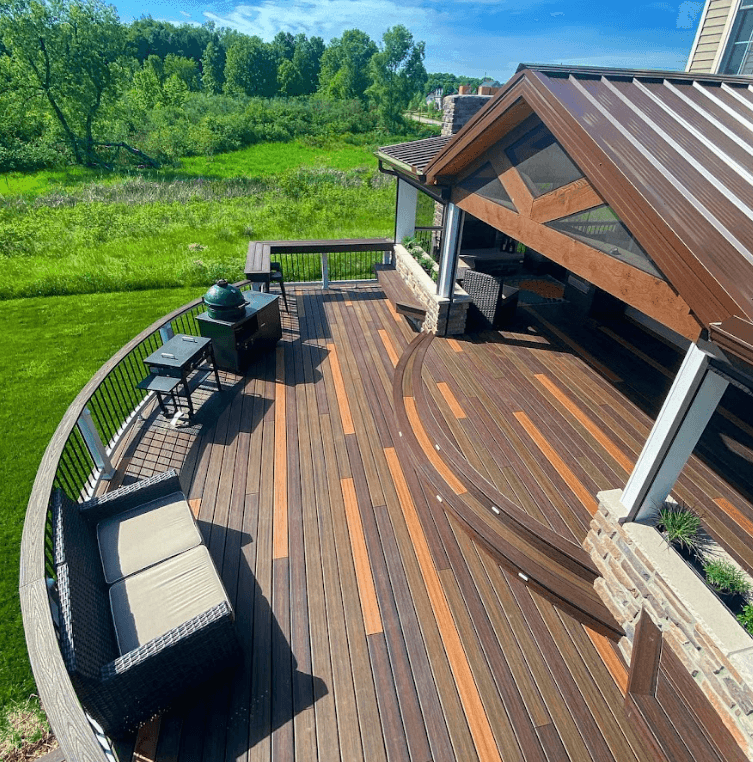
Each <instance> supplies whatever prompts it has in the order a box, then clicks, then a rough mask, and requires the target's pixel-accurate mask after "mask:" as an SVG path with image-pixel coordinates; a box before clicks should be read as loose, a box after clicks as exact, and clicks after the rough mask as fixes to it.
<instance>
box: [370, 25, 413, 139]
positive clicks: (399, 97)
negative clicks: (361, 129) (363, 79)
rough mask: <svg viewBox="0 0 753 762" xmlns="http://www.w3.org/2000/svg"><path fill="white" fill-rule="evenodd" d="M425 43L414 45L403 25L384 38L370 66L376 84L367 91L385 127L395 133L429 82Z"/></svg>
mask: <svg viewBox="0 0 753 762" xmlns="http://www.w3.org/2000/svg"><path fill="white" fill-rule="evenodd" d="M424 52H425V44H424V43H423V42H414V41H413V35H412V34H411V33H410V32H409V31H408V29H406V28H405V27H404V26H403V25H402V24H398V25H397V26H393V27H391V28H390V29H388V30H387V31H386V32H385V33H384V34H383V35H382V47H381V49H380V50H379V51H378V52H377V53H375V54H374V55H373V56H372V58H371V61H370V64H369V71H370V73H371V78H372V84H371V86H370V87H369V88H368V90H367V94H368V96H369V97H370V98H371V99H372V100H373V101H374V103H375V104H376V107H377V111H378V112H379V118H380V122H381V123H382V126H384V127H386V128H387V129H389V130H393V131H394V130H395V128H396V127H397V126H398V124H399V123H400V122H401V121H402V113H403V111H404V110H405V109H406V108H407V107H408V103H409V102H410V100H411V98H412V97H413V95H414V94H415V93H417V92H421V90H422V89H423V86H424V84H425V83H426V79H427V74H426V69H425V68H424Z"/></svg>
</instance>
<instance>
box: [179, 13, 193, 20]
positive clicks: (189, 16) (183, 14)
mask: <svg viewBox="0 0 753 762" xmlns="http://www.w3.org/2000/svg"><path fill="white" fill-rule="evenodd" d="M178 13H180V15H181V16H185V17H186V18H187V19H190V18H191V14H190V13H186V12H185V11H178Z"/></svg>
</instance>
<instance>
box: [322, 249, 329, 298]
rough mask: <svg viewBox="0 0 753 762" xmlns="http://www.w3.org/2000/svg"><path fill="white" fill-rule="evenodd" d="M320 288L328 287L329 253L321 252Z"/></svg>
mask: <svg viewBox="0 0 753 762" xmlns="http://www.w3.org/2000/svg"><path fill="white" fill-rule="evenodd" d="M322 288H323V289H324V288H329V254H327V252H326V251H323V252H322Z"/></svg>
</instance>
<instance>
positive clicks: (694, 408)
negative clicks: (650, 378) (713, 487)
mask: <svg viewBox="0 0 753 762" xmlns="http://www.w3.org/2000/svg"><path fill="white" fill-rule="evenodd" d="M711 357H712V355H711V354H710V353H709V352H707V351H705V350H704V349H701V347H699V346H698V345H697V344H691V345H690V347H689V348H688V351H687V354H686V355H685V359H684V360H683V362H682V366H681V367H680V370H679V371H678V373H677V376H676V377H675V380H674V383H673V384H672V388H671V389H670V390H669V394H668V395H667V398H666V399H665V400H664V404H663V405H662V408H661V410H660V412H659V415H658V417H657V419H656V422H655V423H654V426H653V428H652V429H651V433H650V434H649V435H648V439H647V440H646V444H645V445H644V446H643V450H642V451H641V454H640V456H639V457H638V461H637V462H636V464H635V467H634V468H633V473H632V474H630V478H629V479H628V482H627V484H626V485H625V490H624V491H623V493H622V504H623V506H624V508H625V509H626V513H627V520H628V521H636V520H640V519H645V518H648V517H649V516H650V515H651V514H652V513H653V512H655V511H656V509H657V508H659V507H660V506H661V505H663V503H664V501H665V500H666V499H667V496H668V495H669V493H670V492H671V491H672V488H673V487H674V485H675V482H676V481H677V478H678V477H679V476H680V473H681V472H682V469H683V468H684V467H685V464H686V463H687V461H688V458H689V457H690V456H691V454H692V453H693V448H694V447H695V446H696V444H697V443H698V440H699V438H700V436H701V434H702V433H703V430H704V429H705V428H706V424H707V423H708V422H709V419H710V418H711V416H712V415H713V413H714V410H716V406H717V405H718V404H719V400H720V399H721V398H722V395H723V394H724V390H725V389H726V388H727V381H726V379H723V378H722V377H721V376H719V375H718V374H716V373H714V371H713V369H712V368H711V367H709V361H710V360H711Z"/></svg>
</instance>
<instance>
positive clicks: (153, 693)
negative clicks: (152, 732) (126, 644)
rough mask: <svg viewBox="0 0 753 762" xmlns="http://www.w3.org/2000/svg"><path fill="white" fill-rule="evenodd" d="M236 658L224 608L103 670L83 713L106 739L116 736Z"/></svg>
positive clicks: (230, 617) (231, 617) (228, 613)
mask: <svg viewBox="0 0 753 762" xmlns="http://www.w3.org/2000/svg"><path fill="white" fill-rule="evenodd" d="M240 656H241V650H240V646H239V643H238V639H237V636H236V633H235V626H234V614H233V610H232V608H231V607H230V605H229V604H228V603H227V602H223V603H221V604H218V605H217V606H215V607H214V608H212V609H209V611H205V612H204V613H203V614H200V615H199V616H197V617H194V618H193V619H191V620H189V621H188V622H185V623H183V624H181V625H180V626H179V627H176V628H175V629H173V630H170V631H169V632H167V633H165V634H164V635H161V636H160V637H158V638H154V639H153V640H151V641H149V642H148V643H145V644H144V645H143V646H140V647H139V648H137V649H135V650H133V651H130V652H129V653H127V654H124V655H123V656H120V657H118V658H117V659H115V660H114V661H112V662H110V663H108V664H105V665H104V666H103V667H102V670H101V682H100V685H99V689H98V691H97V696H96V699H95V700H93V701H92V702H91V703H90V706H88V707H87V708H88V709H89V711H90V713H91V714H92V716H93V717H94V718H95V719H96V720H97V721H98V722H99V723H100V724H101V725H102V727H103V728H105V730H106V731H107V732H108V734H109V735H111V736H117V735H120V734H121V733H122V732H124V731H126V730H129V729H132V728H134V727H136V726H137V725H139V724H141V723H143V722H146V721H147V720H148V719H150V718H151V717H152V716H153V715H154V714H156V713H157V712H160V711H162V710H163V709H166V708H167V707H168V706H169V705H170V703H171V702H173V701H174V700H175V699H176V698H178V697H179V696H181V695H182V694H183V693H185V691H187V690H189V689H191V688H194V687H196V686H198V685H199V684H200V683H202V682H204V681H205V680H208V679H209V678H211V677H213V676H215V675H216V674H217V673H219V672H221V671H222V670H223V669H224V668H226V667H229V666H231V665H232V664H234V663H236V662H237V660H238V659H239V658H240Z"/></svg>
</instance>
